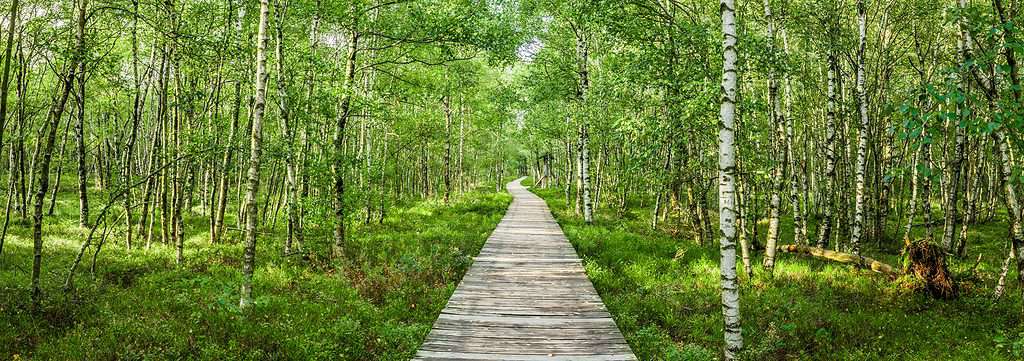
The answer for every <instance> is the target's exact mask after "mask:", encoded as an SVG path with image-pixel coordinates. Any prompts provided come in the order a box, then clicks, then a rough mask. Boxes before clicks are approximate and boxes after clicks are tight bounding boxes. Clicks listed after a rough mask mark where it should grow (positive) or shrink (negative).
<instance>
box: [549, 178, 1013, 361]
mask: <svg viewBox="0 0 1024 361" xmlns="http://www.w3.org/2000/svg"><path fill="white" fill-rule="evenodd" d="M533 191H534V192H535V193H537V194H539V195H540V196H541V197H542V198H544V199H545V200H546V201H547V203H548V206H549V207H550V208H551V209H552V212H553V213H554V214H555V218H556V219H558V221H559V223H560V224H561V226H562V229H563V230H564V232H565V234H566V236H567V237H568V238H569V240H570V241H571V242H572V244H573V245H574V246H575V247H576V250H577V252H578V253H579V254H580V256H581V258H582V259H583V262H584V266H585V268H586V270H587V274H588V275H589V277H590V279H591V280H592V281H593V282H594V286H595V287H596V288H597V291H598V293H600V294H601V297H602V299H603V300H604V302H605V304H606V305H607V306H608V309H609V311H610V312H611V313H612V316H613V317H614V318H615V321H616V323H617V324H618V326H619V328H620V329H621V330H622V332H623V334H624V335H625V336H626V339H627V341H628V342H629V344H630V346H631V347H632V348H633V351H634V352H635V353H636V354H637V356H638V357H639V358H640V359H641V360H712V359H715V358H716V357H717V355H718V354H719V350H720V349H721V347H722V346H721V345H722V343H721V339H722V328H723V326H722V311H721V299H720V289H719V287H720V285H719V279H720V278H719V271H718V262H719V256H718V246H717V245H718V240H717V238H716V239H714V241H713V244H708V245H705V246H699V245H697V244H696V242H694V241H693V240H691V239H688V238H689V237H683V236H677V237H673V236H671V235H670V234H669V233H668V232H667V231H666V230H664V229H661V230H652V229H651V227H650V223H649V222H650V213H651V210H650V209H638V208H631V209H630V210H629V211H627V212H626V213H625V214H621V215H620V214H618V213H617V212H616V211H614V210H608V209H599V210H598V211H597V212H596V217H595V221H594V224H593V225H584V224H583V221H582V219H581V218H580V217H578V216H576V215H574V214H573V213H574V212H573V210H572V209H567V208H566V204H565V198H564V194H563V193H562V191H561V190H560V189H533ZM786 221H787V220H783V224H784V225H789V226H790V227H791V222H789V223H788V224H787V222H786ZM716 229H717V227H716ZM762 229H764V228H762ZM814 231H815V230H814V228H813V227H812V228H811V229H810V234H812V235H813V234H815V233H814ZM761 233H762V235H763V234H764V232H763V231H762V232H761ZM1006 233H1007V229H1006V225H1005V223H989V224H980V225H975V226H972V227H971V229H970V234H969V238H970V240H971V242H972V243H970V244H969V246H968V254H969V255H968V256H967V257H965V258H964V259H953V260H952V261H951V264H950V271H952V272H953V274H954V275H956V276H957V277H958V279H959V280H960V281H961V283H960V287H961V296H960V298H958V299H956V300H952V301H942V300H936V299H934V298H932V297H931V296H929V295H928V294H927V293H926V292H925V291H924V290H921V289H920V284H919V283H918V282H916V281H915V280H913V279H910V278H908V277H900V278H896V279H889V278H887V277H884V276H881V275H879V274H876V273H872V272H871V271H869V270H858V269H855V268H853V267H850V266H846V265H840V264H835V263H828V262H822V261H818V260H813V259H808V258H804V257H801V256H794V255H789V254H780V256H779V260H778V262H777V264H776V270H775V275H774V277H770V276H768V275H765V274H764V273H763V272H761V271H762V268H761V266H760V264H761V258H760V252H758V253H757V256H758V257H756V258H754V259H752V261H751V263H752V264H755V265H756V266H755V267H754V278H753V279H748V278H747V277H746V276H741V277H740V283H741V290H740V294H741V300H740V305H741V310H742V320H743V336H744V338H745V345H744V346H745V348H746V350H745V353H744V359H747V360H789V359H799V360H1020V359H1022V357H1024V327H1022V324H1021V323H1020V317H1021V316H1020V307H1021V298H1020V296H1019V294H1020V288H1019V287H1021V285H1018V284H1017V282H1015V281H1012V280H1014V279H1015V277H1016V276H1015V275H1016V272H1013V271H1011V273H1010V275H1009V276H1008V277H1007V278H1008V279H1009V280H1010V281H1008V285H1007V295H1008V296H1004V297H1003V298H1002V299H1000V300H998V301H993V296H992V292H993V289H994V288H995V284H996V280H997V278H998V274H999V268H1000V266H1001V264H1002V260H1003V259H1004V258H1005V256H1006V249H1005V247H1006V246H1005V243H1004V242H1005V235H1006ZM686 234H688V233H686ZM782 235H783V239H786V237H787V235H789V236H788V237H791V235H792V228H788V229H786V228H784V229H783V232H782ZM790 239H791V238H790ZM761 244H763V240H762V243H761ZM864 253H865V255H868V256H871V257H877V258H878V259H880V260H882V261H884V262H888V263H889V264H892V265H894V266H897V267H899V265H900V264H901V263H900V257H899V255H898V251H897V252H891V251H880V250H878V249H871V248H868V249H866V250H865V251H864ZM978 254H981V255H982V260H981V263H980V264H979V265H978V268H977V270H976V272H975V273H972V272H970V269H971V267H972V266H973V265H974V262H975V260H976V259H977V255H978ZM737 263H739V262H738V261H737ZM1011 268H1012V267H1011Z"/></svg>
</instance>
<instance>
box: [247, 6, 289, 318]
mask: <svg viewBox="0 0 1024 361" xmlns="http://www.w3.org/2000/svg"><path fill="white" fill-rule="evenodd" d="M269 13H270V6H269V4H268V0H260V24H259V30H258V32H257V35H256V80H255V83H256V90H255V94H256V98H255V100H254V102H253V108H252V109H253V113H252V129H251V132H250V133H251V134H250V136H251V142H250V145H249V174H248V178H249V182H248V185H247V187H246V190H245V209H246V211H245V216H246V218H245V260H244V262H243V264H242V276H243V279H242V296H241V299H240V300H239V301H238V306H239V307H241V308H248V307H249V306H251V305H252V274H253V268H255V266H256V265H255V263H256V234H257V231H258V229H257V225H256V218H257V214H256V201H257V194H258V193H259V188H260V161H261V159H260V158H261V157H262V156H263V113H264V109H265V108H266V104H267V54H266V50H267V17H268V16H269V15H270V14H269ZM279 61H280V59H279Z"/></svg>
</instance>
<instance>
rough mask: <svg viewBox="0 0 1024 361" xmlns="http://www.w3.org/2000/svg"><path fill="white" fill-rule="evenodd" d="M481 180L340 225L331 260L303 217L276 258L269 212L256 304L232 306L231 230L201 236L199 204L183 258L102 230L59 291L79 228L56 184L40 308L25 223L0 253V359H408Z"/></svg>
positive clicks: (461, 244)
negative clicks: (132, 245) (305, 252)
mask: <svg viewBox="0 0 1024 361" xmlns="http://www.w3.org/2000/svg"><path fill="white" fill-rule="evenodd" d="M65 189H71V187H65ZM493 189H494V188H493V186H489V187H481V188H480V189H479V190H477V191H474V192H471V193H467V194H466V195H465V196H463V197H459V198H457V199H454V200H453V202H452V204H451V205H448V206H445V205H443V204H440V203H438V202H437V201H424V202H419V203H415V204H410V205H408V206H405V207H398V208H392V209H391V210H390V211H389V212H390V214H389V216H388V218H387V220H386V222H385V223H384V224H383V225H377V224H372V225H368V226H363V225H353V228H352V231H351V236H350V240H349V241H348V244H346V252H347V257H346V258H345V259H343V260H335V261H330V260H327V259H326V258H325V257H324V256H323V255H324V254H326V252H327V251H326V250H327V249H328V247H329V243H328V242H329V239H330V235H329V227H327V226H326V225H315V224H314V225H312V226H311V227H310V230H309V236H308V247H309V248H310V249H311V250H312V251H313V252H314V257H313V258H312V260H311V261H308V262H306V261H302V260H301V259H299V258H297V257H294V256H293V257H285V256H282V255H281V248H282V242H283V239H284V236H283V228H284V226H283V224H281V222H278V223H279V224H278V230H277V231H276V232H270V233H267V234H261V235H260V239H259V245H258V249H257V268H256V273H255V291H254V293H255V297H256V299H255V301H256V303H255V306H254V307H253V308H252V309H250V310H246V311H244V312H243V311H240V310H239V309H238V306H237V304H238V297H239V285H240V282H241V260H242V247H241V245H240V244H239V243H238V242H237V239H238V238H239V236H238V235H237V234H230V235H229V237H231V238H232V239H233V240H230V241H229V242H228V243H227V244H224V245H210V244H209V243H208V241H207V239H208V233H207V230H206V228H205V227H206V223H205V221H204V219H203V218H202V216H201V215H199V214H193V215H190V216H189V218H188V219H186V221H187V225H188V226H187V230H186V236H187V237H188V238H187V242H186V245H185V248H186V254H185V258H186V262H185V264H184V265H182V266H177V265H175V264H174V249H173V248H172V247H170V246H165V245H161V244H155V245H154V247H153V248H152V249H150V250H145V249H137V250H134V251H132V252H130V253H126V252H125V250H124V249H123V247H122V246H121V245H120V241H119V240H120V239H121V238H120V237H123V236H122V235H121V233H114V234H113V235H112V236H111V238H110V240H108V242H107V244H106V245H105V247H104V250H103V252H102V253H100V256H99V259H98V261H97V273H96V275H95V276H93V275H91V274H90V273H89V271H88V269H89V267H88V262H89V260H88V258H87V259H86V261H85V262H84V263H83V267H82V268H80V269H81V270H82V271H81V272H80V273H79V275H78V278H77V282H76V286H77V289H76V290H75V292H73V293H72V294H68V295H65V294H64V293H62V292H61V290H60V286H61V285H62V281H63V277H64V276H65V275H66V272H67V269H68V266H69V265H70V262H71V259H72V258H73V257H74V254H75V252H77V249H78V247H79V245H80V242H81V240H82V239H83V237H82V233H83V231H82V230H80V229H79V228H78V226H77V198H76V197H75V195H74V194H73V193H70V192H67V193H62V194H61V197H60V198H59V203H58V212H57V214H56V215H55V216H54V217H49V218H47V220H46V228H45V229H44V234H45V247H44V251H43V254H44V258H43V273H42V285H43V290H44V296H45V297H44V303H43V310H42V312H41V313H39V314H38V315H33V314H31V313H29V311H28V308H29V307H28V305H29V291H28V285H29V270H30V269H31V253H32V244H31V240H30V238H29V230H28V228H27V227H26V224H25V223H24V222H19V223H18V224H17V225H16V226H15V227H14V228H13V229H12V232H13V234H12V235H11V236H9V237H8V241H7V245H6V246H5V249H4V254H3V255H2V256H0V359H19V358H25V359H41V360H42V359H60V360H63V359H67V360H152V359H161V360H162V359H197V360H223V359H238V360H275V359H276V360H283V359H297V360H338V359H342V360H406V359H409V358H411V357H412V355H413V354H414V353H415V351H416V349H417V348H418V347H419V344H420V343H421V342H422V340H423V339H424V338H425V337H426V334H427V332H428V331H429V330H430V327H431V325H432V324H433V321H434V320H435V319H436V317H437V315H438V314H439V313H440V311H441V309H442V308H443V307H444V305H445V303H446V301H447V299H448V297H449V296H450V295H451V293H452V292H453V291H454V289H455V286H456V285H457V283H458V281H459V280H460V279H461V278H462V276H463V275H464V274H465V272H466V270H467V269H468V267H469V265H470V263H471V260H472V257H473V256H475V255H476V254H477V253H478V252H479V250H480V247H481V246H482V245H483V242H484V241H485V240H486V238H487V236H488V235H489V233H490V232H491V230H492V229H493V228H494V227H495V225H496V224H497V223H498V221H499V220H500V219H501V217H502V215H503V214H504V211H505V208H506V207H507V205H508V203H509V202H510V201H511V198H510V196H508V195H507V194H504V193H494V192H493ZM99 199H101V198H100V196H94V198H93V202H94V204H93V207H95V208H99V207H100V205H99V204H100V203H102V202H100V201H99ZM95 208H94V209H95ZM95 212H98V211H95ZM229 213H231V212H229ZM229 224H233V223H232V222H230V220H229ZM318 229H319V230H320V231H319V232H317V230H318ZM121 231H123V230H118V232H121ZM155 233H156V235H157V236H156V238H159V232H158V231H157V232H155Z"/></svg>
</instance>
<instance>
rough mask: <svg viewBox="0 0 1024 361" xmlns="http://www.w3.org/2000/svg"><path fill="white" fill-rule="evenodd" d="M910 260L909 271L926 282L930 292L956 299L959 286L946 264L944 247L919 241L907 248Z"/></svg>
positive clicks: (933, 294)
mask: <svg viewBox="0 0 1024 361" xmlns="http://www.w3.org/2000/svg"><path fill="white" fill-rule="evenodd" d="M906 252H907V253H906V254H907V257H908V259H909V261H910V267H909V270H908V271H909V273H911V274H913V275H914V276H915V277H917V278H918V279H921V280H923V281H924V282H925V285H926V288H927V289H928V293H930V294H931V295H932V296H933V297H935V298H939V299H944V300H948V299H954V298H956V297H957V295H959V291H960V290H959V287H957V283H956V281H955V280H953V276H952V275H951V274H950V273H949V268H948V267H947V266H946V254H945V252H944V251H943V249H942V248H940V247H937V246H934V245H932V244H930V243H928V242H926V241H917V242H914V243H912V244H910V246H908V247H907V249H906Z"/></svg>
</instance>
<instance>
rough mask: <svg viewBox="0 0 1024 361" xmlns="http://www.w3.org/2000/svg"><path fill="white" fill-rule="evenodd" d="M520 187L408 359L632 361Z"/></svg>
mask: <svg viewBox="0 0 1024 361" xmlns="http://www.w3.org/2000/svg"><path fill="white" fill-rule="evenodd" d="M520 181H521V179H520V180H517V181H515V182H512V183H509V184H508V186H507V188H508V190H509V192H510V193H512V195H513V197H515V198H514V200H513V201H512V204H511V205H510V206H509V208H508V210H507V211H506V213H505V217H504V218H503V219H502V220H501V222H500V223H499V224H498V226H497V228H495V230H494V232H493V233H492V234H491V236H490V237H489V238H488V240H487V243H486V244H485V245H484V247H483V249H482V250H481V251H480V254H479V255H478V256H477V257H476V259H475V260H474V262H473V265H472V266H471V267H470V269H469V271H468V272H467V273H466V276H465V277H464V278H463V280H462V282H461V283H460V284H459V286H458V288H456V290H455V294H453V295H452V297H451V299H449V300H448V305H447V306H446V307H445V309H444V310H443V311H441V315H439V316H438V319H437V321H435V322H434V327H433V329H432V330H431V331H430V334H429V335H427V339H426V340H425V341H424V342H423V344H422V345H421V346H420V350H419V352H418V353H417V354H416V358H415V360H424V361H426V360H513V361H533V360H545V361H559V360H580V361H626V360H636V357H635V356H634V355H633V352H632V351H631V350H630V348H629V345H628V344H627V343H626V341H625V339H623V337H622V333H620V332H619V329H618V328H617V327H616V325H615V321H614V320H613V319H612V318H611V315H610V314H608V311H607V309H606V308H605V306H604V303H603V302H602V301H601V298H600V296H598V294H597V292H596V291H595V290H594V286H593V284H591V283H590V280H589V279H587V276H586V273H585V272H584V269H583V265H582V264H581V263H580V259H579V257H578V256H577V255H576V250H575V249H573V247H572V245H571V244H569V241H568V239H566V238H565V234H563V233H562V229H561V228H560V227H559V226H558V223H556V222H555V219H554V217H553V216H552V215H551V212H550V211H549V210H548V208H547V205H546V204H544V201H543V200H541V199H540V198H539V197H537V196H536V195H534V194H533V193H530V192H529V191H528V190H526V188H524V187H523V186H522V185H520V184H519V182H520Z"/></svg>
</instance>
